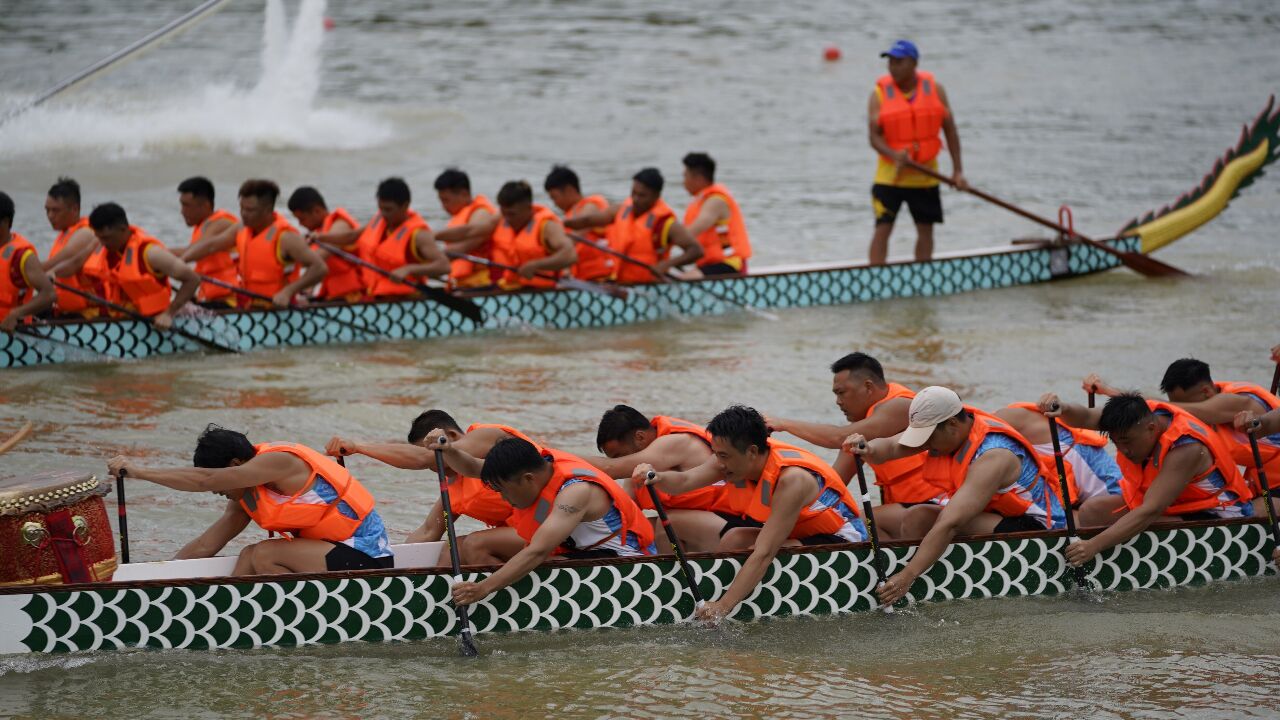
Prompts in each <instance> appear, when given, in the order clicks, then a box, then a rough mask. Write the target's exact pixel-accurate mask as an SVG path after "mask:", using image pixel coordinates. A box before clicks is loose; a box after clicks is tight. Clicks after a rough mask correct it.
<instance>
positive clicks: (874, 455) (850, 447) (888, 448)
mask: <svg viewBox="0 0 1280 720" xmlns="http://www.w3.org/2000/svg"><path fill="white" fill-rule="evenodd" d="M903 432H906V431H905V430H904V431H903ZM901 435H902V433H898V434H897V435H893V436H891V437H882V438H872V439H867V438H866V437H865V436H863V435H860V434H858V433H854V434H853V435H850V436H849V437H847V438H845V440H844V444H843V445H841V447H840V449H841V451H843V452H846V453H850V454H855V453H856V454H858V455H861V456H862V459H863V460H865V461H867V462H869V463H875V464H876V465H879V464H881V463H887V462H889V461H891V460H901V459H902V458H905V457H911V456H912V455H919V454H920V453H922V452H924V451H925V448H924V446H920V447H907V446H906V445H903V444H902V443H900V442H898V438H899V437H900V436H901Z"/></svg>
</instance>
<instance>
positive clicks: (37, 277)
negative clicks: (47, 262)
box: [0, 250, 57, 332]
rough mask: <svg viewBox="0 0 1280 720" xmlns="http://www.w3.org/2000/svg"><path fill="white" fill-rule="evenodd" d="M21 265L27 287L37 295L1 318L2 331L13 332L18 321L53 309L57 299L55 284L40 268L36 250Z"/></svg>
mask: <svg viewBox="0 0 1280 720" xmlns="http://www.w3.org/2000/svg"><path fill="white" fill-rule="evenodd" d="M21 263H22V266H21V272H22V277H23V279H25V280H26V281H27V286H28V287H30V288H31V289H32V290H34V291H35V295H34V296H33V297H32V298H31V299H30V300H28V301H27V302H25V303H23V304H22V305H19V306H17V307H15V308H13V309H12V310H10V311H9V313H8V314H7V315H6V316H4V317H3V318H0V330H5V331H7V332H13V330H14V329H15V328H16V327H17V326H18V321H19V320H21V319H22V318H24V317H28V316H30V315H35V314H36V313H39V312H44V311H45V310H48V309H49V308H51V307H53V301H54V300H55V299H56V298H57V293H56V292H55V291H54V289H53V283H52V282H50V281H49V276H48V275H46V274H45V271H44V268H43V267H41V266H40V257H39V256H38V255H36V253H35V251H34V250H31V251H28V252H27V254H26V257H24V258H23V259H22V260H21Z"/></svg>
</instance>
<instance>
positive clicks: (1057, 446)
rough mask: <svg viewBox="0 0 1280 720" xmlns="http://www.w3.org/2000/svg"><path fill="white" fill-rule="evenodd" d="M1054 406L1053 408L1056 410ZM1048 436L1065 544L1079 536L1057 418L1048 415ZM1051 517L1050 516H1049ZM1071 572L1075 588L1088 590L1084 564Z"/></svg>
mask: <svg viewBox="0 0 1280 720" xmlns="http://www.w3.org/2000/svg"><path fill="white" fill-rule="evenodd" d="M1057 409H1058V408H1057V406H1056V405H1055V406H1054V410H1057ZM1049 436H1050V437H1051V438H1052V439H1053V461H1054V463H1055V464H1057V466H1058V488H1059V489H1060V490H1061V491H1062V514H1063V515H1064V516H1065V518H1066V521H1067V544H1068V545H1070V544H1071V543H1073V542H1078V541H1079V540H1080V536H1079V535H1078V534H1077V533H1076V518H1075V514H1074V513H1072V511H1071V487H1070V486H1069V485H1067V467H1066V465H1065V464H1063V459H1062V441H1061V440H1060V439H1059V438H1058V418H1056V417H1052V416H1050V417H1049ZM1045 512H1046V513H1048V512H1049V498H1048V495H1047V494H1046V495H1045ZM1051 519H1052V518H1051ZM1071 572H1072V574H1073V575H1074V576H1075V580H1076V588H1077V589H1078V590H1080V591H1081V592H1089V576H1088V575H1086V574H1085V571H1084V566H1083V565H1077V566H1075V567H1073V568H1071Z"/></svg>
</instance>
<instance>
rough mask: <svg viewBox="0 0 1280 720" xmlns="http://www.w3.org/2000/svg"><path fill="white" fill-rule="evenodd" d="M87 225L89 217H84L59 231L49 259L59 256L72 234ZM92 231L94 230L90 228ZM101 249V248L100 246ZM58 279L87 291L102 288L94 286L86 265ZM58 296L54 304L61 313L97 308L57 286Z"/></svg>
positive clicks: (50, 249) (50, 250)
mask: <svg viewBox="0 0 1280 720" xmlns="http://www.w3.org/2000/svg"><path fill="white" fill-rule="evenodd" d="M87 227H89V218H87V217H82V218H80V219H79V220H77V221H76V224H75V225H72V226H71V227H69V228H67V229H66V230H63V231H62V232H60V233H58V237H57V238H55V239H54V241H53V247H51V248H49V259H50V260H53V259H54V258H56V257H58V255H60V254H61V253H62V250H63V249H64V248H65V247H66V246H67V241H68V240H70V239H71V236H72V235H75V234H76V233H77V232H79V231H81V230H83V229H85V228H87ZM90 232H93V231H92V230H90ZM99 250H101V248H99ZM86 263H87V261H86ZM57 280H58V282H60V283H62V284H63V285H69V286H71V287H73V288H76V289H78V290H84V291H85V292H94V290H97V289H102V288H95V287H94V281H93V278H92V277H91V276H90V275H88V274H86V273H85V271H84V266H81V269H80V271H79V272H77V273H76V274H74V275H69V276H67V277H64V278H57ZM57 296H58V297H57V300H55V301H54V306H55V307H56V308H57V310H58V312H60V313H82V312H85V311H86V310H95V309H96V308H97V306H96V305H94V304H93V303H91V302H90V301H88V300H86V299H84V298H82V297H80V296H79V295H76V294H75V293H71V292H67V291H66V290H63V289H61V288H57Z"/></svg>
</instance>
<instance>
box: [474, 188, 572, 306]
mask: <svg viewBox="0 0 1280 720" xmlns="http://www.w3.org/2000/svg"><path fill="white" fill-rule="evenodd" d="M498 208H499V209H500V211H501V213H502V222H500V223H499V224H498V227H497V229H495V230H494V231H493V259H494V260H495V261H496V262H500V263H502V264H504V265H510V266H511V267H514V268H518V270H516V271H511V270H505V271H503V273H502V277H501V278H500V279H499V280H498V286H499V287H501V288H502V289H504V290H514V289H517V288H522V287H525V288H552V287H555V286H556V282H555V280H552V279H550V278H548V277H546V276H547V275H553V276H557V277H558V276H559V275H560V273H561V272H563V271H565V270H568V269H569V268H570V267H571V266H572V265H573V264H574V263H575V262H577V261H578V251H577V250H576V249H575V248H574V243H573V241H572V240H570V239H569V236H568V235H566V234H565V232H564V225H562V224H561V223H560V218H559V217H557V216H556V214H555V213H554V212H552V211H551V209H550V208H548V207H546V206H545V205H535V204H534V203H533V188H531V187H529V183H527V182H525V181H523V180H513V181H511V182H508V183H507V184H505V185H503V186H502V189H501V190H499V191H498Z"/></svg>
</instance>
